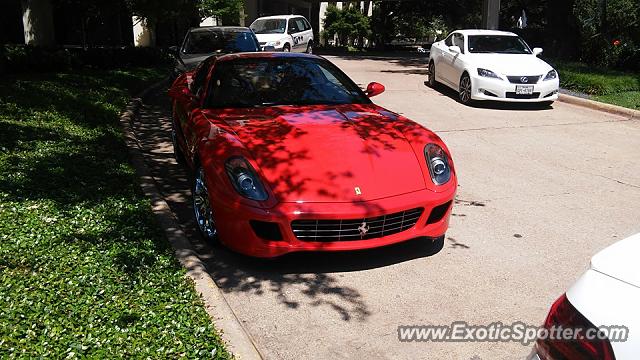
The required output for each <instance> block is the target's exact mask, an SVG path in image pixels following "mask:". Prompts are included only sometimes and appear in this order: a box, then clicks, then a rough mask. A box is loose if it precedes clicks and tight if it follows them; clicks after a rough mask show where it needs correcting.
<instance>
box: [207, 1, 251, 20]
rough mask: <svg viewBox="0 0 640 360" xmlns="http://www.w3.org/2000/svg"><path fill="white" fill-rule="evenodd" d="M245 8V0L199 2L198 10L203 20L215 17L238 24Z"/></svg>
mask: <svg viewBox="0 0 640 360" xmlns="http://www.w3.org/2000/svg"><path fill="white" fill-rule="evenodd" d="M243 6H244V1H243V0H198V9H199V11H200V17H201V18H202V19H204V18H208V17H213V18H216V19H222V21H223V22H224V20H226V19H229V21H230V22H234V23H235V22H237V21H236V20H237V19H239V16H240V12H241V11H242V9H243Z"/></svg>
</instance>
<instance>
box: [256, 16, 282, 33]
mask: <svg viewBox="0 0 640 360" xmlns="http://www.w3.org/2000/svg"><path fill="white" fill-rule="evenodd" d="M286 28H287V21H286V20H284V19H261V20H256V21H254V22H253V24H251V30H253V32H255V33H256V34H284V30H285V29H286Z"/></svg>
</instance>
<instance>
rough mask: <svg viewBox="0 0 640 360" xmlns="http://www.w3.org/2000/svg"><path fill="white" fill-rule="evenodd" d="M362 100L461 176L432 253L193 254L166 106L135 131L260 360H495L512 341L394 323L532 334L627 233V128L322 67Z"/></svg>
mask: <svg viewBox="0 0 640 360" xmlns="http://www.w3.org/2000/svg"><path fill="white" fill-rule="evenodd" d="M330 60H331V61H333V62H334V63H335V64H336V65H338V66H339V67H340V68H342V69H343V70H344V71H345V72H346V73H347V74H349V75H350V76H351V77H352V78H353V79H354V80H356V82H358V83H359V84H362V85H363V86H366V84H367V83H368V82H369V81H378V82H380V83H382V84H384V85H385V86H386V88H387V91H386V92H385V93H383V94H382V95H380V96H378V97H376V98H374V100H375V102H376V103H378V104H380V105H382V106H385V107H387V108H388V109H390V110H393V111H396V112H400V113H402V114H403V115H405V116H407V117H409V118H411V119H413V120H416V121H418V122H420V123H421V124H424V125H425V126H426V127H428V128H430V129H432V130H435V131H436V133H438V134H439V135H440V136H441V137H442V138H443V139H444V141H445V142H446V143H447V144H448V146H449V148H450V150H451V152H452V154H453V158H454V161H455V162H456V168H457V171H458V176H459V182H460V186H459V190H458V196H457V200H456V203H455V207H454V210H453V217H452V219H451V227H450V230H449V232H448V233H447V237H446V240H445V245H444V248H443V249H442V250H441V251H440V252H438V253H437V254H433V252H432V251H431V249H430V248H429V246H427V245H426V244H424V243H421V242H407V243H405V244H400V245H398V246H393V247H389V248H384V249H378V250H373V251H365V252H357V253H338V254H297V255H291V256H287V257H284V258H282V259H279V260H276V261H261V260H252V259H248V258H245V257H242V256H239V255H235V254H232V253H230V252H228V251H226V250H225V249H222V248H220V247H213V248H212V247H211V246H209V245H208V244H205V243H203V242H202V240H201V239H200V238H199V237H198V236H197V234H196V233H195V231H194V228H195V227H194V224H193V223H192V222H191V216H190V209H189V204H188V203H189V190H188V187H189V185H188V181H187V177H186V175H185V172H184V170H183V169H182V168H181V167H179V166H178V165H177V164H175V162H174V161H173V159H172V158H171V142H170V138H169V129H170V123H169V114H168V111H167V110H168V105H167V102H168V100H167V98H166V96H165V95H164V94H160V93H159V94H157V96H152V97H149V101H148V103H147V104H146V105H145V108H144V110H143V113H142V119H141V122H140V123H139V124H136V131H137V132H138V136H139V138H140V141H141V144H142V146H143V148H144V149H145V154H146V159H147V162H148V164H149V166H150V167H151V168H152V170H153V172H154V176H155V180H156V181H157V183H158V185H159V187H160V189H161V190H162V191H163V193H164V195H165V197H166V199H167V200H168V202H169V204H170V206H171V208H172V209H173V210H174V212H175V213H176V215H177V217H178V219H179V220H180V222H181V223H182V224H183V227H184V229H185V231H186V232H187V234H188V235H189V236H190V238H191V240H192V241H193V243H194V244H195V246H196V248H197V249H198V251H199V253H200V256H201V258H202V259H203V260H204V261H205V263H206V265H207V267H208V269H209V271H210V273H211V275H212V277H213V279H214V280H215V281H216V283H217V284H218V286H219V287H220V288H221V289H222V290H223V291H224V293H225V296H226V299H227V301H228V303H229V304H230V306H231V307H232V308H233V310H234V311H235V313H236V315H237V317H238V318H239V319H240V321H241V322H242V323H243V324H244V326H245V327H246V329H247V330H248V331H249V333H250V335H251V336H252V337H253V339H254V341H255V342H256V344H257V346H258V348H259V350H260V351H261V352H262V353H263V355H264V356H265V357H266V358H267V359H444V358H451V359H453V358H455V359H471V358H472V357H473V358H476V359H477V358H479V359H509V358H522V357H524V356H526V354H528V352H529V350H530V346H523V345H520V344H518V343H515V342H511V343H489V342H485V343H434V342H423V343H402V342H400V341H398V338H397V327H398V326H399V325H427V324H435V325H449V324H451V323H452V322H454V321H466V322H469V323H472V324H490V323H492V322H497V321H501V322H503V323H506V324H508V323H512V322H515V321H522V322H525V323H528V324H533V325H537V324H540V323H541V322H542V321H543V320H544V317H545V315H546V313H547V310H548V308H549V305H550V304H551V303H552V302H553V301H554V300H555V299H556V298H557V297H558V296H559V295H560V294H562V293H563V292H564V291H565V290H566V288H567V287H568V286H569V285H571V283H572V282H573V281H574V280H575V279H576V278H577V277H578V276H579V275H580V274H581V273H582V272H583V271H584V270H585V268H586V267H587V266H588V264H589V259H590V257H591V256H592V255H593V254H594V253H596V252H597V251H598V250H600V249H602V248H604V247H606V246H607V245H609V244H612V243H614V242H616V241H617V240H620V239H622V238H624V237H626V236H628V235H631V234H633V233H635V232H639V231H640V222H639V221H638V219H640V206H639V203H640V157H639V156H638V149H640V122H639V121H638V120H628V119H626V118H623V117H619V116H614V115H607V114H604V113H600V112H596V111H592V110H588V109H584V108H580V107H576V106H573V105H568V104H564V103H558V102H556V103H554V105H553V107H552V108H547V109H540V108H537V107H531V106H506V105H483V106H478V107H466V106H463V105H460V104H458V103H457V102H456V101H455V99H454V98H455V93H453V92H451V91H447V90H440V91H436V90H433V89H430V88H428V87H426V86H425V85H424V80H425V69H424V60H422V59H412V58H375V57H371V58H341V57H330Z"/></svg>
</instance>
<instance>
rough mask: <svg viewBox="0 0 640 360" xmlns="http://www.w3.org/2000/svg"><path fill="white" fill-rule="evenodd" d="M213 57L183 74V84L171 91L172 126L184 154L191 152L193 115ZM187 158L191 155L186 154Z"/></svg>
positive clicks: (213, 59) (197, 106)
mask: <svg viewBox="0 0 640 360" xmlns="http://www.w3.org/2000/svg"><path fill="white" fill-rule="evenodd" d="M214 61H215V58H213V57H211V58H208V59H207V60H205V61H203V62H202V63H200V65H198V67H197V68H196V70H194V71H193V72H192V73H187V74H185V77H186V79H185V83H184V86H182V87H180V88H179V89H178V90H177V91H173V92H172V94H171V96H172V97H173V99H174V102H173V104H174V106H173V117H174V120H173V121H174V126H175V129H176V132H177V135H178V139H177V140H178V145H179V146H180V147H181V149H182V150H183V153H184V154H185V155H188V154H192V153H193V146H194V139H193V137H194V136H195V134H194V131H193V115H194V112H195V111H196V110H198V109H199V107H200V100H201V97H202V94H203V93H204V90H205V83H206V79H207V76H208V75H209V70H210V69H211V65H212V64H213V63H214ZM187 157H188V158H189V159H191V157H189V156H187Z"/></svg>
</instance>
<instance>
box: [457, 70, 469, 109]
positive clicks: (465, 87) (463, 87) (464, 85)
mask: <svg viewBox="0 0 640 360" xmlns="http://www.w3.org/2000/svg"><path fill="white" fill-rule="evenodd" d="M470 101H471V79H470V78H469V75H466V74H465V75H463V76H462V79H460V102H461V103H463V104H468V103H469V102H470Z"/></svg>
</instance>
